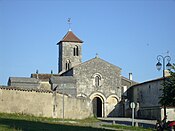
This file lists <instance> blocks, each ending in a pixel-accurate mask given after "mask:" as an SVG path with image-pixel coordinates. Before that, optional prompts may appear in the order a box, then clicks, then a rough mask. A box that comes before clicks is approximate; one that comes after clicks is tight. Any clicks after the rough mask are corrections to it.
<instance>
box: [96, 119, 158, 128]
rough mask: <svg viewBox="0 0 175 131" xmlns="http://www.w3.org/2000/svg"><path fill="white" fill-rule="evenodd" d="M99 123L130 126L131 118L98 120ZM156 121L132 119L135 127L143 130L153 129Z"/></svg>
mask: <svg viewBox="0 0 175 131" xmlns="http://www.w3.org/2000/svg"><path fill="white" fill-rule="evenodd" d="M98 119H99V120H100V121H101V124H103V123H104V124H123V125H130V126H131V125H132V119H131V118H113V117H108V118H98ZM156 122H157V121H156V120H143V119H134V123H135V126H139V127H144V128H155V125H156Z"/></svg>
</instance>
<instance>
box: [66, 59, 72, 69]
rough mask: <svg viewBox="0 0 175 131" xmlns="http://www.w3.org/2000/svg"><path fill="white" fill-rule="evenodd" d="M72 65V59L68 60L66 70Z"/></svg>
mask: <svg viewBox="0 0 175 131" xmlns="http://www.w3.org/2000/svg"><path fill="white" fill-rule="evenodd" d="M70 67H71V62H70V60H67V61H66V70H69V69H70Z"/></svg>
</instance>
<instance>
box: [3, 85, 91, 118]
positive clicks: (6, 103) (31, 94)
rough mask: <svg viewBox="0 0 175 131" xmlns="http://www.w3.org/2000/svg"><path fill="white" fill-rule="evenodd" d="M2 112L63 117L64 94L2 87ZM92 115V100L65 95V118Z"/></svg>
mask: <svg viewBox="0 0 175 131" xmlns="http://www.w3.org/2000/svg"><path fill="white" fill-rule="evenodd" d="M0 112H1V113H21V114H28V115H34V116H41V117H53V118H62V117H63V95H62V94H59V93H56V92H52V91H39V90H18V89H13V88H11V89H10V88H5V87H3V88H1V87H0ZM90 116H92V107H91V104H90V100H88V99H80V98H75V97H69V96H67V95H64V117H65V118H71V119H82V118H87V117H90Z"/></svg>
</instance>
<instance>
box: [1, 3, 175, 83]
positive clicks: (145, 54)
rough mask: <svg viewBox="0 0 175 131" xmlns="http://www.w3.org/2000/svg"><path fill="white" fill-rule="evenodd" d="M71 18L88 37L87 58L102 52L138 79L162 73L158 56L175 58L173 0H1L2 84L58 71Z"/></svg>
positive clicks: (124, 72) (75, 27) (80, 34)
mask: <svg viewBox="0 0 175 131" xmlns="http://www.w3.org/2000/svg"><path fill="white" fill-rule="evenodd" d="M68 18H71V23H72V24H71V29H72V31H73V32H74V34H76V35H77V36H78V37H79V38H80V39H81V40H83V41H84V43H83V50H82V55H83V57H82V61H83V62H85V61H87V60H89V59H92V58H94V57H95V56H96V53H98V55H99V57H100V58H101V59H104V60H106V61H108V62H110V63H112V64H114V65H116V66H118V67H120V68H122V75H123V76H125V77H127V78H128V74H129V73H130V72H131V73H132V74H133V80H134V81H136V82H144V81H148V80H151V79H156V78H159V77H161V76H162V71H157V69H156V67H155V65H156V63H157V59H156V58H157V56H158V55H163V56H166V55H170V56H171V63H175V0H0V85H7V82H8V78H9V77H30V75H31V74H32V73H35V72H36V70H38V71H39V73H50V72H51V70H53V72H54V73H57V72H58V47H57V45H56V44H57V42H59V41H60V40H61V39H62V38H63V37H64V35H65V34H66V33H67V31H68V29H69V25H68V23H67V20H68Z"/></svg>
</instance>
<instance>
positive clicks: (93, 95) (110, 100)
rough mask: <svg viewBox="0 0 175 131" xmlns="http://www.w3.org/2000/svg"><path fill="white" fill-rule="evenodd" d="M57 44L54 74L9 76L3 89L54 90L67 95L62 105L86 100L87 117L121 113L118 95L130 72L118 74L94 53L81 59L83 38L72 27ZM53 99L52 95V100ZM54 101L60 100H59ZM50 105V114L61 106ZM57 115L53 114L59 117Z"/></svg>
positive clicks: (128, 83) (125, 86)
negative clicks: (56, 63) (91, 56)
mask: <svg viewBox="0 0 175 131" xmlns="http://www.w3.org/2000/svg"><path fill="white" fill-rule="evenodd" d="M57 45H58V50H59V54H58V62H59V63H58V66H59V68H58V73H57V74H53V72H51V73H50V74H40V73H38V71H36V73H35V74H31V77H28V78H26V77H10V78H9V81H8V86H7V88H8V89H15V90H20V91H21V90H22V91H32V90H33V91H36V92H40V91H41V92H43V91H44V92H49V93H52V95H53V96H54V93H55V92H56V93H58V94H62V95H66V97H69V99H70V100H69V101H67V99H65V101H64V103H63V104H65V103H66V102H70V103H71V99H80V101H81V100H82V101H88V104H87V105H88V107H87V108H88V111H89V112H90V116H96V117H109V116H124V115H125V107H124V106H125V104H124V102H123V101H122V98H123V97H124V96H125V95H126V91H127V89H128V88H129V87H131V86H132V85H135V84H136V82H134V81H133V80H132V73H130V75H129V78H126V77H124V76H122V75H121V71H122V70H121V68H120V67H118V66H116V65H113V64H111V63H109V62H107V61H105V60H103V59H101V58H99V56H98V55H96V57H95V58H92V59H90V60H88V61H86V62H82V46H83V41H82V40H81V39H80V38H78V37H77V36H76V35H75V34H74V33H73V31H72V30H68V32H67V33H66V35H65V36H64V37H63V38H62V39H61V40H60V41H59V42H58V43H57ZM1 89H4V88H1ZM52 98H53V97H52ZM55 99H56V97H55V98H54V100H53V101H55ZM62 100H64V99H63V98H62V99H61V97H60V101H62ZM53 101H52V104H53V103H54V102H53ZM56 101H57V103H61V102H60V101H59V99H57V100H56ZM75 101H76V100H75ZM68 104H69V103H68ZM63 106H64V105H63ZM52 107H53V108H52V114H54V115H55V113H54V112H56V108H57V112H58V111H60V112H61V110H63V109H64V108H63V109H61V107H59V106H58V104H55V105H54V104H53V105H52ZM31 108H32V107H31ZM43 108H44V107H43ZM81 108H82V105H81V104H77V105H76V106H75V105H74V107H72V108H71V109H72V110H73V111H75V110H77V109H80V110H81ZM0 110H1V109H0ZM65 110H66V109H65ZM82 110H83V109H82ZM9 112H10V111H9ZM31 114H32V113H31ZM43 114H44V113H43ZM58 114H59V113H57V115H55V116H56V117H58V118H61V116H59V115H58ZM60 114H61V113H60ZM67 114H68V113H67ZM79 115H82V114H81V113H80V114H79ZM52 116H53V115H52ZM87 117H89V116H87ZM67 118H70V117H67ZM75 118H76V117H75Z"/></svg>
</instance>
